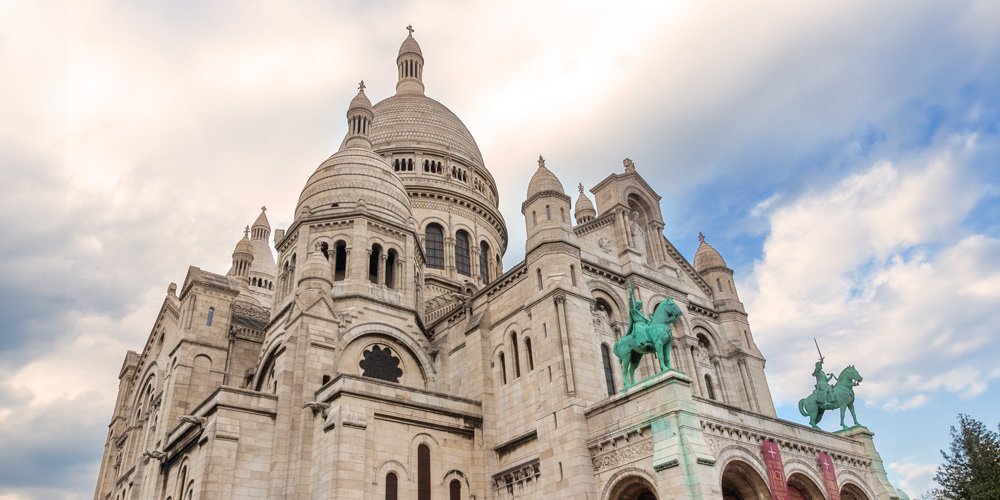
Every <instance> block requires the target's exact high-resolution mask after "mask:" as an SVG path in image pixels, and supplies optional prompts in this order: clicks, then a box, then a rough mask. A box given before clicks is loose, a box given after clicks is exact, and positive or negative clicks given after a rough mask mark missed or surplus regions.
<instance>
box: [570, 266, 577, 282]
mask: <svg viewBox="0 0 1000 500" xmlns="http://www.w3.org/2000/svg"><path fill="white" fill-rule="evenodd" d="M569 279H570V281H571V282H572V283H573V286H576V266H574V265H573V264H570V265H569Z"/></svg>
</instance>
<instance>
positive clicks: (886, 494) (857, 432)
mask: <svg viewBox="0 0 1000 500" xmlns="http://www.w3.org/2000/svg"><path fill="white" fill-rule="evenodd" d="M834 434H838V435H841V436H844V437H849V438H851V439H854V440H857V441H858V442H859V443H861V445H862V447H864V453H865V455H867V456H868V458H870V459H871V461H872V471H874V472H875V481H876V484H877V485H878V486H880V488H879V491H878V492H876V495H878V498H879V499H880V500H882V499H885V500H899V493H897V492H896V488H895V487H894V486H893V485H892V483H890V482H889V476H888V475H886V473H885V464H883V463H882V456H881V455H879V454H878V450H876V449H875V439H874V438H875V433H873V432H872V431H870V430H868V428H867V427H865V426H863V425H855V426H854V427H848V428H846V429H842V430H839V431H836V432H835V433H834ZM872 486H875V484H873V485H872Z"/></svg>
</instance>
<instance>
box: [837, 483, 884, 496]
mask: <svg viewBox="0 0 1000 500" xmlns="http://www.w3.org/2000/svg"><path fill="white" fill-rule="evenodd" d="M861 484H864V483H861ZM840 498H841V500H869V499H871V498H875V497H874V496H872V495H871V494H870V493H868V490H867V489H865V488H862V487H861V486H858V483H855V482H854V481H845V482H844V483H843V485H842V486H841V487H840Z"/></svg>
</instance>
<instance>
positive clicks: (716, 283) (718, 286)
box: [715, 278, 722, 292]
mask: <svg viewBox="0 0 1000 500" xmlns="http://www.w3.org/2000/svg"><path fill="white" fill-rule="evenodd" d="M715 287H716V288H718V289H719V291H720V292H721V291H722V280H720V279H719V278H715Z"/></svg>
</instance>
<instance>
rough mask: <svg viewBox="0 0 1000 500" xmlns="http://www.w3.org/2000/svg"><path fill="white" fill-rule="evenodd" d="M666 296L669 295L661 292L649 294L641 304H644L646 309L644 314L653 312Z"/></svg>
mask: <svg viewBox="0 0 1000 500" xmlns="http://www.w3.org/2000/svg"><path fill="white" fill-rule="evenodd" d="M668 298H670V297H667V296H666V295H664V294H662V293H653V294H652V295H650V296H649V298H648V299H646V300H645V304H643V305H645V306H646V309H647V311H648V312H647V313H646V314H653V311H655V310H656V308H657V306H659V305H660V303H662V302H663V301H665V300H667V299H668Z"/></svg>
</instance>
